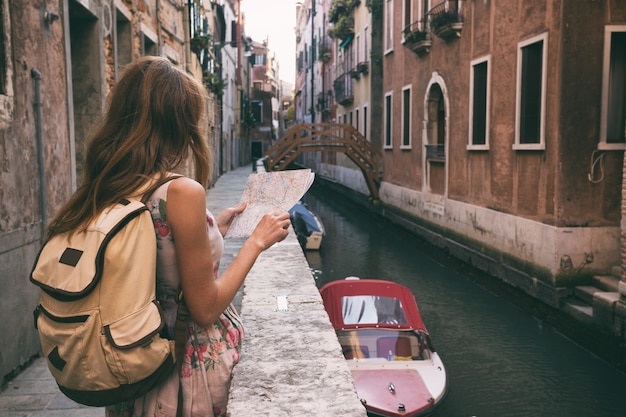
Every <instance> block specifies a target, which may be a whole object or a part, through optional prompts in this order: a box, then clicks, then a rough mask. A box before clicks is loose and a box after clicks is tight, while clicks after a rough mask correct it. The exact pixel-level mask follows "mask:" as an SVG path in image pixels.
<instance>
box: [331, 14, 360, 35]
mask: <svg viewBox="0 0 626 417" xmlns="http://www.w3.org/2000/svg"><path fill="white" fill-rule="evenodd" d="M353 33H354V17H353V16H352V15H343V16H341V17H340V18H339V19H338V20H337V22H335V24H334V25H333V27H332V28H329V29H328V31H327V34H328V36H330V37H332V38H334V39H339V40H342V41H343V40H345V39H346V38H347V37H348V36H350V35H351V34H353Z"/></svg>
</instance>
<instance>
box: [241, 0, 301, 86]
mask: <svg viewBox="0 0 626 417" xmlns="http://www.w3.org/2000/svg"><path fill="white" fill-rule="evenodd" d="M296 3H297V1H296V0H241V9H242V11H243V13H244V16H245V19H246V20H245V33H246V36H248V37H250V38H252V39H253V40H255V41H257V42H262V41H263V40H265V39H268V40H269V45H268V46H269V48H270V51H271V52H273V53H275V54H276V57H277V59H278V63H279V65H280V79H281V80H283V81H287V82H290V83H292V84H293V83H294V81H295V78H296V69H295V67H296V59H295V54H296V35H295V31H294V29H295V26H296Z"/></svg>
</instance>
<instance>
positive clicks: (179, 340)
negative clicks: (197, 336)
mask: <svg viewBox="0 0 626 417" xmlns="http://www.w3.org/2000/svg"><path fill="white" fill-rule="evenodd" d="M178 294H179V296H178V311H177V312H176V324H175V325H174V355H175V356H174V357H175V359H176V367H177V369H178V378H179V381H178V405H177V407H176V417H183V384H182V383H181V382H180V372H181V369H182V367H183V360H184V356H185V344H186V343H187V335H188V330H187V322H188V320H189V317H190V313H189V309H188V308H187V305H186V304H185V300H183V296H182V295H183V292H182V290H181V291H179V293H178Z"/></svg>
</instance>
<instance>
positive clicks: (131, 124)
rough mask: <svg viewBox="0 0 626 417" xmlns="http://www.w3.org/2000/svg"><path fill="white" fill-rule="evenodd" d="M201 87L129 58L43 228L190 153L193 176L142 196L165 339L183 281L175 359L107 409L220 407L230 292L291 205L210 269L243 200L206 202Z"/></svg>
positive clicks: (200, 412)
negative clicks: (213, 209) (222, 204)
mask: <svg viewBox="0 0 626 417" xmlns="http://www.w3.org/2000/svg"><path fill="white" fill-rule="evenodd" d="M204 91H205V90H204V88H203V87H202V85H201V84H199V83H198V82H197V81H195V80H194V79H193V78H191V77H190V76H188V75H187V74H185V73H184V72H183V71H181V70H180V69H178V68H177V67H175V66H174V65H173V64H171V63H170V62H169V61H168V60H166V59H163V58H159V57H144V58H141V59H139V60H138V61H136V62H134V63H132V64H130V65H129V66H128V67H127V69H126V70H125V71H124V73H123V75H122V77H121V78H120V80H119V81H118V83H117V84H116V85H115V87H114V88H113V90H112V91H111V94H110V96H109V102H108V106H107V111H106V112H105V114H104V116H103V118H102V120H101V122H100V123H99V124H98V126H96V129H95V130H94V132H93V134H92V135H91V139H90V141H89V145H88V148H87V152H86V157H85V173H84V178H83V179H84V181H83V184H82V185H81V187H80V188H79V189H78V190H77V191H76V193H75V194H74V195H73V196H72V198H71V199H70V201H69V202H68V203H67V204H66V205H65V206H64V207H62V208H61V210H60V211H59V213H58V214H57V215H56V217H55V218H54V219H53V221H52V222H51V224H50V226H49V228H48V235H49V236H53V235H56V234H60V233H64V232H68V231H75V230H80V228H81V227H84V225H86V224H87V223H89V221H91V220H92V219H94V218H95V217H96V216H97V215H98V214H99V213H100V212H101V211H102V210H103V208H104V207H106V206H108V205H110V204H112V203H114V202H116V201H120V200H121V199H122V198H124V197H127V196H143V194H144V193H146V191H147V190H148V189H150V188H151V186H152V185H154V184H157V183H158V182H159V181H162V180H164V179H166V178H168V177H171V176H172V175H173V174H172V172H173V171H174V170H175V169H176V168H177V167H180V166H181V164H183V163H184V162H185V161H187V159H188V157H189V156H191V158H192V159H193V162H194V168H195V180H194V179H190V178H186V177H180V178H176V179H173V180H171V181H168V182H165V183H164V184H163V185H161V186H160V187H158V188H157V190H156V191H155V192H154V193H152V194H151V195H150V196H149V198H148V203H147V205H148V207H149V208H150V210H151V213H152V217H153V220H154V226H155V231H156V233H157V298H158V299H159V301H160V304H161V306H162V307H163V309H164V313H165V317H166V330H165V331H166V334H167V335H168V337H169V338H171V339H173V331H174V323H175V321H176V314H177V302H176V299H177V296H178V294H180V291H181V290H182V294H183V299H184V303H185V305H186V306H187V308H188V310H189V315H190V318H189V320H188V322H187V329H188V337H187V343H186V346H185V355H184V360H183V363H182V367H181V368H180V372H179V370H178V369H177V370H175V371H174V372H173V373H172V374H171V375H170V378H169V379H168V380H167V381H166V382H165V383H163V384H162V385H161V386H159V387H157V388H155V389H154V390H152V391H150V392H149V393H148V394H146V395H145V396H143V397H141V398H138V399H136V400H135V401H132V402H130V403H123V404H117V405H114V406H109V407H107V408H106V415H107V416H109V417H117V416H144V417H149V416H165V417H169V416H171V417H175V416H177V415H182V416H184V417H191V416H194V417H196V416H197V417H200V416H207V417H210V416H222V415H225V411H226V410H225V407H226V403H227V397H228V387H229V383H230V372H231V369H232V366H233V365H234V363H236V361H237V360H238V358H239V352H240V344H241V337H242V336H243V327H242V325H241V321H240V319H239V317H238V316H237V314H236V313H235V311H234V310H233V309H232V307H231V306H230V304H231V301H232V300H233V298H234V296H235V294H236V293H237V291H238V289H239V288H240V287H241V285H242V284H243V281H244V279H245V277H246V275H247V274H248V272H249V271H250V269H251V268H252V266H253V264H254V262H255V261H256V259H257V257H258V256H259V255H260V254H261V252H263V251H264V250H266V249H267V248H269V247H270V246H272V245H273V244H274V243H276V242H279V241H282V240H283V239H285V237H286V236H287V234H288V227H289V213H287V212H275V213H269V214H267V215H265V216H264V217H263V219H262V220H261V221H260V223H259V224H258V226H257V227H256V229H255V230H254V232H253V233H252V235H251V236H250V237H249V238H248V239H247V240H246V241H245V242H244V243H243V245H242V247H241V249H240V250H239V252H238V254H237V256H236V257H235V258H234V259H233V261H232V262H231V264H230V265H229V266H228V268H227V269H226V270H225V271H223V273H222V274H221V275H220V277H219V278H217V271H218V266H219V265H218V262H219V259H220V256H221V254H222V249H223V235H224V234H225V233H226V230H227V229H228V227H229V226H230V224H231V222H232V220H233V218H234V216H235V215H237V214H238V213H241V212H242V211H243V210H244V209H245V205H243V204H242V205H239V206H236V207H231V208H229V209H226V210H224V211H223V212H222V213H220V214H219V215H218V216H216V217H213V215H211V213H209V212H208V211H207V210H206V205H205V204H206V190H205V187H204V184H207V182H208V176H209V172H210V165H209V163H210V152H209V149H208V146H207V141H206V138H205V136H204V131H205V128H204V126H205V123H204V121H205V120H204V112H205V108H206V102H205V93H204ZM179 383H180V386H181V388H182V389H181V393H182V398H183V399H182V403H181V404H180V407H179V400H178V398H179Z"/></svg>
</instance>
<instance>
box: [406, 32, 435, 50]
mask: <svg viewBox="0 0 626 417" xmlns="http://www.w3.org/2000/svg"><path fill="white" fill-rule="evenodd" d="M404 44H405V45H406V46H407V47H408V48H409V49H411V50H412V51H413V52H415V53H416V54H420V53H422V52H428V50H429V48H430V46H431V45H432V39H431V38H430V33H429V32H428V31H426V30H420V29H415V30H408V31H406V32H405V34H404Z"/></svg>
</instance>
